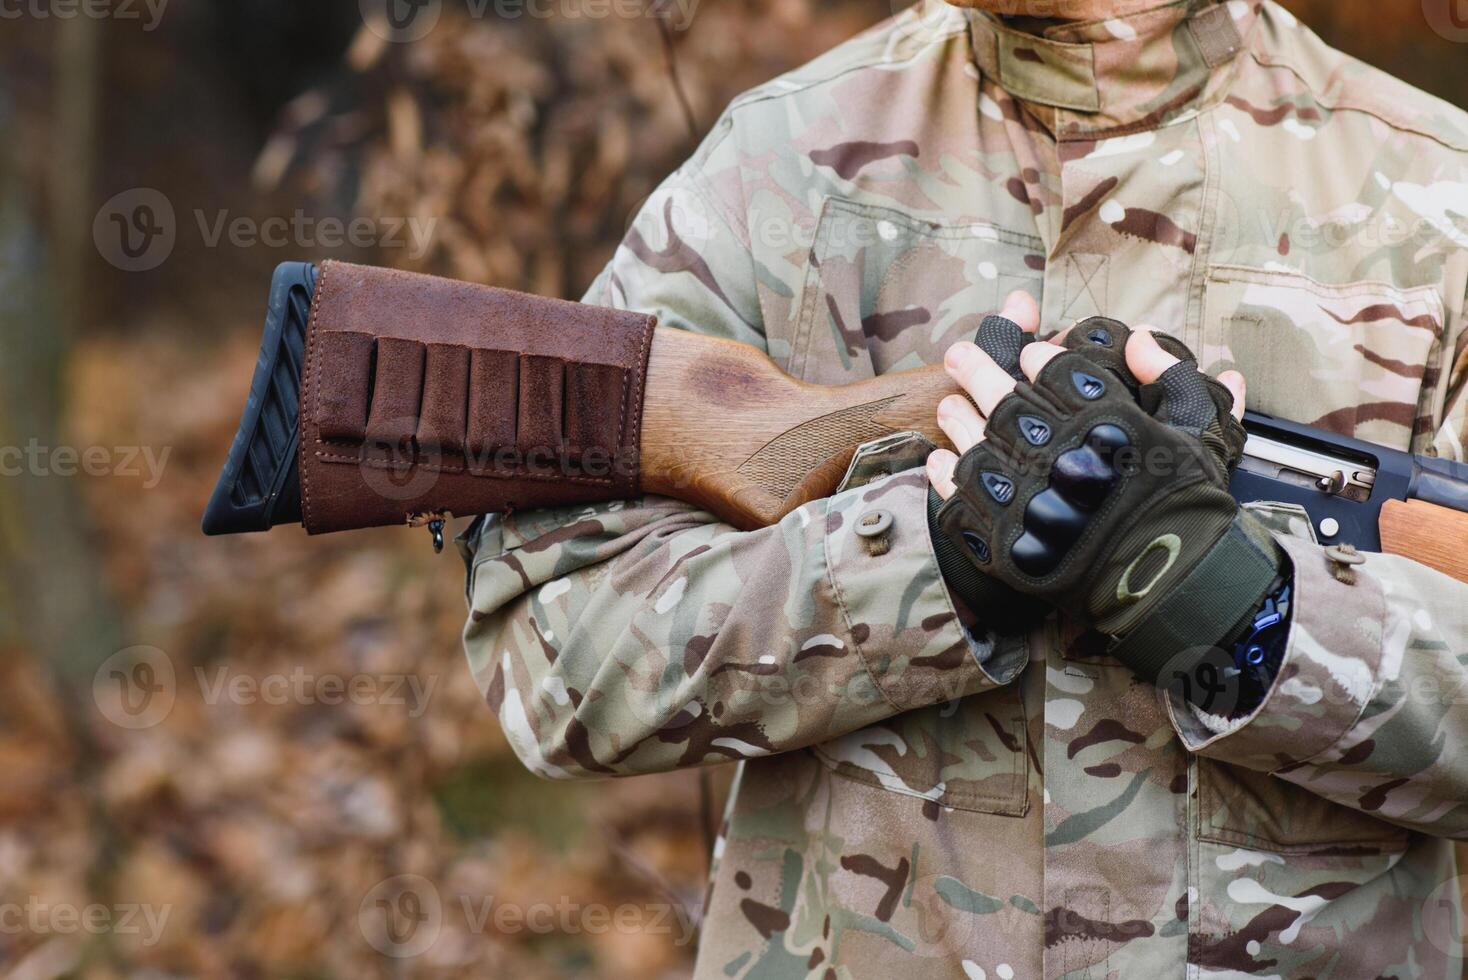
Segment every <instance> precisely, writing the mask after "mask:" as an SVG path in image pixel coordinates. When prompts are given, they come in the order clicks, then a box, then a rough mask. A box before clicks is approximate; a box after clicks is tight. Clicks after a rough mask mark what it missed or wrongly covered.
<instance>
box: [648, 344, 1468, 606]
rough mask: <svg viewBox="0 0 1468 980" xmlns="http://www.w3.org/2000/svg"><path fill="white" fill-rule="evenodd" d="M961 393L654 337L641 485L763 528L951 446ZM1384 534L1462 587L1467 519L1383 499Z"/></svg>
mask: <svg viewBox="0 0 1468 980" xmlns="http://www.w3.org/2000/svg"><path fill="white" fill-rule="evenodd" d="M957 393H961V389H959V387H958V386H957V385H956V384H954V383H953V381H952V380H951V379H950V378H949V377H948V375H947V374H946V373H945V372H944V371H943V369H942V367H939V366H934V367H925V368H917V369H915V370H911V371H901V372H895V373H892V374H884V375H881V376H879V377H876V378H873V379H871V380H869V381H859V382H855V383H853V384H848V385H817V384H810V383H807V382H804V381H800V380H797V379H795V378H792V377H791V376H790V375H788V374H786V373H784V372H783V371H781V370H780V369H779V368H778V367H777V366H776V365H775V363H774V362H773V361H771V360H770V359H769V358H768V357H767V356H766V355H764V354H763V353H761V352H759V351H758V350H755V349H754V348H753V347H750V346H748V345H746V344H740V343H736V342H734V341H729V340H720V339H717V338H712V337H705V336H701V335H699V334H693V333H688V332H686V331H682V330H675V329H672V328H669V327H658V328H657V331H656V332H655V333H654V335H653V344H652V351H651V354H650V358H649V364H648V373H647V390H646V395H645V397H644V400H643V429H642V486H643V489H644V490H646V491H647V492H648V493H655V494H660V495H662V496H667V497H674V498H677V499H679V500H683V501H687V502H688V503H693V504H697V505H698V506H700V507H703V508H705V509H707V510H708V511H710V512H711V513H713V514H715V515H717V516H718V517H719V518H721V519H722V520H725V521H727V522H729V523H730V524H733V525H734V526H735V527H739V528H743V529H745V530H749V529H753V528H758V527H765V526H767V525H770V524H774V523H775V522H777V521H779V520H780V518H782V517H784V516H785V515H786V514H788V513H790V512H791V511H792V510H794V509H795V508H797V507H799V506H800V505H802V504H805V503H808V502H809V501H811V500H816V499H819V498H821V497H826V496H829V495H830V494H831V493H832V492H834V491H835V489H836V487H837V486H838V485H839V483H840V481H841V478H842V476H843V475H844V474H845V472H846V468H847V466H848V465H849V464H850V462H851V459H852V456H853V454H854V453H855V451H856V448H857V447H858V446H860V445H861V444H862V443H864V442H868V441H870V440H872V439H878V438H881V437H882V436H884V435H889V434H891V433H895V432H904V431H909V430H911V431H917V432H921V433H922V434H923V435H925V436H927V437H928V438H929V439H931V440H932V441H933V442H934V443H936V444H938V445H940V446H947V447H948V448H952V447H951V445H950V444H949V443H948V440H947V437H946V436H944V434H943V432H942V430H941V429H939V428H938V424H937V408H938V403H939V402H940V401H942V400H943V398H944V397H945V396H947V395H950V394H957ZM1379 528H1380V534H1381V547H1382V550H1383V551H1385V552H1388V553H1391V554H1397V555H1402V556H1403V557H1406V558H1410V559H1412V560H1414V561H1417V562H1420V563H1422V564H1424V565H1427V566H1429V567H1431V568H1435V569H1437V570H1438V571H1441V572H1444V573H1445V574H1448V575H1451V576H1452V577H1454V578H1456V579H1458V580H1460V581H1464V582H1468V514H1465V513H1463V512H1461V511H1456V510H1451V509H1449V508H1447V507H1441V506H1438V505H1436V504H1430V503H1426V502H1423V501H1420V500H1388V501H1386V502H1385V503H1383V504H1382V505H1381V516H1380V522H1379Z"/></svg>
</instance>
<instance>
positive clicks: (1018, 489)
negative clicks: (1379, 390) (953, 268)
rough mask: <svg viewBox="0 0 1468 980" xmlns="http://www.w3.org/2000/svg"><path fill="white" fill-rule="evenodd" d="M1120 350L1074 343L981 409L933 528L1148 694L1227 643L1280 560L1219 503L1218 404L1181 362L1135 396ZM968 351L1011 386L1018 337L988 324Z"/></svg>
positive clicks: (1235, 437)
mask: <svg viewBox="0 0 1468 980" xmlns="http://www.w3.org/2000/svg"><path fill="white" fill-rule="evenodd" d="M995 321H997V322H995ZM1128 335H1129V332H1128V331H1126V328H1125V327H1124V326H1122V325H1121V324H1118V323H1116V322H1115V321H1096V320H1092V321H1087V322H1086V323H1084V324H1081V325H1079V326H1077V327H1076V328H1075V329H1074V330H1072V331H1071V334H1070V335H1069V336H1068V337H1067V339H1066V345H1067V346H1068V347H1069V348H1071V349H1070V350H1068V351H1067V352H1066V353H1064V354H1061V355H1059V356H1058V357H1056V358H1054V359H1053V360H1052V361H1051V362H1050V363H1049V364H1047V365H1046V366H1045V367H1044V368H1043V369H1042V370H1041V372H1040V374H1039V376H1038V377H1037V378H1036V380H1035V382H1034V383H1033V384H1031V383H1030V382H1028V381H1025V380H1021V381H1020V382H1019V384H1018V386H1017V387H1016V389H1015V391H1014V392H1013V393H1011V394H1010V395H1008V396H1006V397H1005V398H1004V399H1003V400H1002V401H1001V402H1000V403H999V404H998V405H997V406H996V407H995V409H994V411H993V412H992V414H991V415H990V417H989V419H988V423H987V427H986V432H985V439H984V441H983V442H981V443H979V444H978V445H976V446H974V447H973V448H972V449H971V450H969V451H968V452H967V453H965V454H964V455H963V457H962V458H961V459H960V460H959V463H958V466H957V469H956V472H955V477H954V482H955V484H956V486H957V488H958V489H957V492H956V493H955V494H954V496H953V497H952V498H951V499H950V500H948V501H947V502H945V503H944V504H943V505H942V506H941V507H939V508H938V512H937V515H936V518H937V522H938V525H939V527H940V528H941V531H942V533H943V534H944V535H945V536H946V537H947V538H948V539H949V541H950V542H951V543H952V544H953V545H954V546H955V547H962V548H963V549H964V550H965V551H966V552H967V554H968V555H969V556H970V557H971V559H972V560H973V561H974V563H975V564H976V565H977V567H978V568H979V569H980V570H981V571H984V572H987V573H988V574H989V575H990V576H991V577H992V578H994V579H997V580H998V581H999V582H1002V583H1005V584H1008V585H1010V586H1012V587H1014V588H1015V589H1016V590H1018V591H1020V592H1023V593H1025V594H1027V595H1031V596H1036V597H1040V598H1043V599H1045V600H1046V601H1048V602H1050V603H1052V604H1053V605H1055V606H1056V607H1058V608H1059V609H1061V610H1062V611H1064V612H1066V613H1067V614H1069V615H1072V616H1076V617H1078V618H1079V619H1081V620H1082V621H1084V622H1087V623H1088V624H1090V625H1092V626H1094V627H1095V628H1096V629H1098V630H1100V631H1101V632H1103V633H1107V634H1110V635H1111V636H1113V637H1117V638H1119V639H1120V641H1121V642H1120V643H1119V644H1118V645H1117V646H1116V647H1115V648H1114V650H1113V653H1115V655H1116V656H1117V657H1118V659H1120V660H1122V661H1123V662H1124V663H1127V664H1128V665H1129V666H1131V667H1132V668H1133V669H1134V670H1136V671H1137V672H1138V673H1139V674H1140V675H1142V676H1143V677H1145V678H1147V679H1149V680H1156V679H1157V676H1158V674H1159V672H1161V671H1162V669H1163V667H1164V666H1166V665H1169V664H1170V663H1175V660H1176V658H1177V656H1178V655H1179V653H1180V652H1182V651H1187V650H1189V649H1197V650H1200V651H1201V650H1202V649H1204V648H1208V647H1211V645H1212V644H1214V643H1217V642H1218V641H1220V640H1222V639H1224V638H1226V637H1228V636H1230V635H1231V634H1233V633H1234V632H1237V631H1238V630H1239V629H1240V628H1241V627H1242V626H1243V625H1244V624H1245V623H1246V622H1247V621H1248V620H1249V618H1250V617H1251V615H1252V613H1253V611H1254V610H1255V609H1256V608H1257V607H1258V605H1259V603H1260V601H1261V600H1262V598H1263V597H1264V595H1265V594H1266V593H1268V592H1269V591H1270V590H1271V588H1272V587H1273V585H1274V584H1275V582H1276V581H1277V579H1278V577H1279V570H1280V566H1281V562H1282V560H1283V559H1282V557H1281V555H1280V553H1279V551H1278V549H1277V547H1276V546H1275V544H1274V542H1273V540H1272V539H1271V538H1270V537H1269V535H1268V533H1267V532H1266V531H1265V530H1264V529H1263V528H1262V527H1261V526H1260V525H1259V524H1258V523H1257V522H1255V521H1254V520H1253V519H1252V518H1250V517H1249V516H1248V515H1246V514H1243V513H1242V512H1240V510H1239V508H1238V505H1237V504H1236V503H1235V502H1234V500H1233V498H1232V497H1231V496H1230V495H1229V493H1228V471H1229V469H1230V467H1231V466H1232V465H1233V464H1234V463H1236V462H1237V459H1238V455H1239V453H1240V451H1241V450H1242V446H1243V441H1244V436H1243V430H1242V426H1240V425H1239V423H1238V421H1237V420H1235V419H1234V418H1233V416H1232V415H1231V414H1230V412H1229V408H1230V407H1231V405H1232V396H1231V395H1230V394H1229V393H1228V390H1227V389H1226V388H1224V387H1223V386H1222V385H1220V384H1218V383H1217V382H1212V381H1211V380H1210V379H1207V378H1205V377H1204V376H1203V375H1201V374H1200V373H1199V372H1198V371H1197V368H1196V365H1195V363H1194V362H1193V360H1192V358H1191V355H1189V356H1188V357H1186V358H1184V359H1183V360H1182V362H1181V363H1179V364H1177V365H1174V366H1173V367H1172V368H1170V369H1169V370H1168V371H1167V372H1165V373H1164V374H1163V375H1162V376H1161V377H1160V378H1159V379H1158V381H1157V382H1156V384H1154V385H1140V384H1138V383H1137V380H1136V378H1135V377H1133V376H1132V375H1131V373H1130V371H1128V370H1127V368H1126V365H1125V360H1124V356H1125V349H1124V348H1125V341H1126V337H1127V336H1128ZM980 337H981V338H986V337H987V342H981V346H983V347H984V348H985V350H986V351H987V352H989V353H990V356H991V357H994V359H995V360H996V362H998V363H999V365H1000V367H1002V368H1005V369H1006V370H1009V371H1010V373H1011V374H1015V373H1016V372H1017V371H1018V358H1019V351H1020V350H1021V349H1022V348H1023V347H1024V346H1025V344H1026V343H1027V342H1028V338H1026V337H1025V336H1024V335H1023V334H1022V333H1021V332H1020V331H1019V328H1018V327H1017V326H1016V325H1014V324H1013V323H1012V322H1010V321H1006V320H1004V319H1003V318H989V319H988V320H986V321H985V323H984V326H983V327H982V328H981V329H980ZM1108 340H1109V341H1110V343H1107V341H1108ZM1158 340H1159V343H1161V342H1162V337H1160V336H1159V337H1158ZM1168 341H1169V343H1170V344H1175V345H1176V346H1177V347H1178V348H1181V351H1182V352H1183V353H1186V348H1184V347H1182V345H1181V344H1178V343H1177V342H1176V341H1172V340H1171V338H1168ZM1165 349H1166V348H1165ZM996 350H997V351H999V352H1000V354H1001V355H1002V356H1003V359H1001V357H1000V356H996V355H995V353H994V351H996ZM1017 377H1021V378H1022V377H1023V376H1022V375H1017ZM1200 655H1201V652H1200Z"/></svg>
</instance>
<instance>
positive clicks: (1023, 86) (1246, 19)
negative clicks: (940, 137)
mask: <svg viewBox="0 0 1468 980" xmlns="http://www.w3.org/2000/svg"><path fill="white" fill-rule="evenodd" d="M1262 2H1263V0H1173V2H1170V3H1168V2H1165V0H1163V2H1162V4H1161V5H1160V6H1158V7H1155V8H1152V9H1150V10H1145V11H1142V12H1141V13H1137V14H1133V15H1131V16H1129V17H1119V18H1114V19H1111V20H1105V21H1092V22H1089V23H1077V24H1058V25H1053V26H1050V27H1049V28H1047V29H1045V30H1044V32H1043V33H1040V34H1032V33H1026V32H1024V31H1020V30H1017V29H1015V27H1013V26H1011V25H1010V23H1008V22H1006V21H1004V20H1002V19H1000V18H999V17H996V16H995V15H993V14H989V13H984V12H982V11H976V10H972V9H969V10H966V11H965V14H966V15H967V17H968V21H969V36H970V38H971V39H972V43H973V49H974V58H975V60H976V61H977V62H978V65H979V69H980V70H981V71H982V72H983V74H984V75H985V76H987V77H989V78H991V79H993V80H994V81H995V82H997V83H998V84H999V86H1000V87H1001V88H1003V89H1004V90H1005V91H1006V92H1008V93H1009V94H1010V95H1012V96H1014V98H1015V99H1017V100H1019V101H1020V102H1022V103H1025V104H1026V105H1027V106H1028V107H1029V108H1030V109H1031V111H1032V112H1033V113H1034V115H1036V116H1037V117H1038V118H1039V119H1040V120H1041V121H1042V122H1044V123H1045V124H1046V125H1047V126H1049V127H1050V128H1051V129H1052V131H1053V132H1054V133H1055V134H1056V135H1057V136H1058V137H1060V138H1062V139H1087V138H1096V137H1099V136H1105V135H1122V134H1124V133H1129V132H1140V131H1143V130H1148V129H1156V128H1157V127H1159V126H1162V125H1164V124H1166V123H1169V122H1175V121H1177V120H1178V119H1180V118H1183V117H1185V116H1187V115H1191V114H1195V113H1196V112H1197V111H1198V110H1199V109H1201V108H1202V107H1204V106H1205V105H1207V104H1209V103H1210V102H1211V101H1213V100H1215V99H1217V98H1219V97H1221V94H1222V93H1223V92H1224V91H1225V90H1226V89H1227V86H1228V83H1229V82H1230V81H1231V80H1232V77H1233V71H1234V67H1235V64H1236V61H1237V58H1236V56H1237V55H1238V53H1239V52H1240V51H1241V50H1242V49H1243V47H1244V45H1245V42H1246V41H1247V39H1248V38H1249V35H1250V34H1251V33H1252V32H1253V29H1254V25H1255V22H1256V21H1257V19H1258V14H1259V6H1260V4H1261V3H1262Z"/></svg>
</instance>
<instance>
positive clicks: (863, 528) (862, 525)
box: [856, 510, 892, 538]
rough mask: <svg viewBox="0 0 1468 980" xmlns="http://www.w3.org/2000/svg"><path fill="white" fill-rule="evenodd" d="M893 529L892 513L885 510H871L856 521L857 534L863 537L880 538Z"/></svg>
mask: <svg viewBox="0 0 1468 980" xmlns="http://www.w3.org/2000/svg"><path fill="white" fill-rule="evenodd" d="M890 530H892V515H891V514H889V513H887V512H886V511H885V510H869V511H867V512H866V513H865V514H863V515H861V517H859V518H858V519H857V521H856V534H857V537H861V538H880V537H881V536H882V535H884V534H886V533H887V532H888V531H890Z"/></svg>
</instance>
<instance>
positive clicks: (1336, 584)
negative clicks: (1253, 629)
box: [1167, 535, 1386, 772]
mask: <svg viewBox="0 0 1468 980" xmlns="http://www.w3.org/2000/svg"><path fill="white" fill-rule="evenodd" d="M1275 540H1276V541H1277V542H1278V544H1279V546H1280V547H1281V548H1283V549H1284V551H1285V553H1286V554H1287V555H1288V556H1289V559H1290V561H1291V563H1292V564H1293V566H1294V597H1293V605H1292V606H1291V616H1290V620H1291V621H1290V631H1289V639H1288V641H1287V643H1286V646H1285V653H1284V659H1283V661H1282V662H1281V664H1280V669H1279V673H1278V674H1277V675H1276V676H1275V679H1274V684H1273V685H1272V686H1271V687H1270V689H1269V692H1268V693H1267V694H1266V695H1265V696H1264V700H1263V701H1262V702H1261V703H1260V705H1259V706H1258V707H1257V708H1256V709H1255V710H1254V711H1253V713H1251V714H1249V715H1247V716H1246V717H1245V718H1243V719H1241V720H1239V721H1237V722H1234V723H1230V724H1228V725H1227V726H1223V727H1222V730H1221V731H1220V730H1219V728H1218V727H1210V725H1209V724H1207V723H1205V722H1204V720H1203V719H1202V718H1200V717H1199V716H1198V715H1197V714H1196V713H1195V712H1194V711H1193V710H1192V708H1191V706H1190V705H1188V704H1187V703H1186V702H1184V701H1182V700H1181V699H1180V698H1178V697H1177V696H1176V695H1173V694H1169V695H1168V696H1167V698H1168V713H1169V714H1170V715H1171V717H1172V722H1173V726H1174V727H1175V728H1176V729H1177V732H1178V736H1179V737H1180V738H1181V739H1182V741H1183V744H1184V745H1185V746H1186V747H1187V749H1188V750H1189V751H1192V752H1197V753H1200V754H1202V755H1206V756H1209V757H1211V758H1215V759H1219V760H1221V761H1224V762H1230V763H1233V764H1235V765H1240V766H1247V767H1248V768H1250V769H1257V770H1259V771H1262V772H1274V771H1276V770H1279V769H1283V768H1286V767H1289V766H1293V765H1297V764H1299V763H1302V762H1305V761H1307V760H1309V759H1311V758H1313V757H1315V756H1317V755H1319V754H1320V753H1321V752H1324V751H1325V750H1326V749H1329V748H1330V747H1331V746H1332V745H1334V744H1335V743H1336V742H1338V741H1340V740H1341V739H1342V738H1344V737H1345V735H1346V734H1347V733H1348V732H1350V730H1351V729H1352V728H1353V727H1355V725H1356V723H1357V721H1359V720H1360V718H1361V714H1362V712H1363V711H1364V710H1365V708H1366V705H1367V704H1368V703H1369V702H1370V701H1371V698H1372V697H1373V695H1374V694H1375V693H1376V690H1377V688H1378V687H1379V686H1380V666H1381V660H1382V647H1383V624H1384V623H1385V620H1386V599H1385V596H1384V594H1383V592H1382V586H1381V582H1380V581H1378V580H1377V579H1376V577H1375V576H1373V575H1372V574H1370V572H1369V571H1368V569H1369V568H1370V560H1369V557H1368V561H1367V563H1366V565H1363V566H1356V567H1354V568H1351V567H1348V566H1342V565H1338V564H1337V563H1336V562H1333V561H1332V560H1331V559H1330V558H1329V557H1328V552H1329V549H1325V548H1322V547H1320V546H1319V545H1317V544H1314V543H1312V542H1310V541H1307V540H1304V539H1302V538H1295V537H1290V536H1288V535H1276V538H1275Z"/></svg>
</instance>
